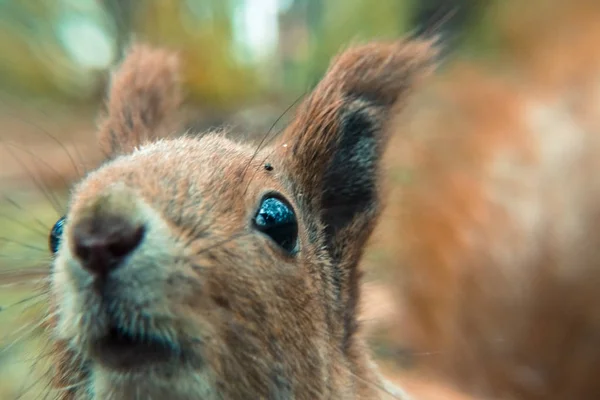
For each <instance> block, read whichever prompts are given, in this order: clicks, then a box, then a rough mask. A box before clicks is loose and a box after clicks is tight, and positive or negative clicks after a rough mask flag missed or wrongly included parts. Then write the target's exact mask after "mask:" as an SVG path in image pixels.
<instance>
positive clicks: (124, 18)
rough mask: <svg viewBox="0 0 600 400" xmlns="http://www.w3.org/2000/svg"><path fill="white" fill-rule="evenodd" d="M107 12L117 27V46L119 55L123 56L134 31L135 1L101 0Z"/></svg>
mask: <svg viewBox="0 0 600 400" xmlns="http://www.w3.org/2000/svg"><path fill="white" fill-rule="evenodd" d="M101 3H102V4H103V6H104V8H105V10H106V12H107V13H108V14H109V15H110V17H111V18H112V20H113V22H114V24H115V27H116V32H115V42H116V43H115V44H116V48H117V54H119V56H122V55H123V51H124V49H125V48H126V47H127V46H128V45H129V41H130V39H131V33H132V31H133V13H134V1H133V0H101Z"/></svg>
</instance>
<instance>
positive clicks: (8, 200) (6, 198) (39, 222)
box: [2, 195, 50, 232]
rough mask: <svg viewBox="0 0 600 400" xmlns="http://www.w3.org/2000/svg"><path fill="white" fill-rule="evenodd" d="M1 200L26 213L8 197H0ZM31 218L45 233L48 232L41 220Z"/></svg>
mask: <svg viewBox="0 0 600 400" xmlns="http://www.w3.org/2000/svg"><path fill="white" fill-rule="evenodd" d="M2 198H3V199H4V200H5V201H6V202H8V203H9V204H10V205H12V206H13V207H15V208H16V209H17V210H20V211H23V212H26V210H25V209H24V208H23V207H22V206H21V205H19V203H17V202H16V201H14V200H13V199H11V198H10V197H8V196H6V195H2ZM32 218H33V220H34V221H35V222H37V223H38V225H40V226H41V227H42V228H43V229H44V232H47V231H49V230H50V228H49V227H48V226H47V225H46V224H45V223H44V222H42V220H40V219H39V218H37V217H35V216H33V217H32Z"/></svg>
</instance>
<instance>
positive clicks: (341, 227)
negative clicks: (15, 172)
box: [51, 41, 433, 399]
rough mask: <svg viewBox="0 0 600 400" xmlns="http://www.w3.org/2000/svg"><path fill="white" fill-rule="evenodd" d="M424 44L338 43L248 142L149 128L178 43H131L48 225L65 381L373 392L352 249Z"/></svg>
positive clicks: (176, 98) (357, 251)
mask: <svg viewBox="0 0 600 400" xmlns="http://www.w3.org/2000/svg"><path fill="white" fill-rule="evenodd" d="M432 59H433V50H432V49H431V43H429V42H425V41H401V42H396V43H374V44H369V45H364V46H358V47H355V48H351V49H349V50H347V51H346V52H345V53H343V54H342V55H341V56H339V57H338V58H337V59H336V60H335V61H334V62H333V64H332V66H331V67H330V69H329V71H328V72H327V74H326V76H325V77H324V78H323V80H322V82H321V83H320V84H319V85H318V86H317V88H316V89H315V90H314V92H313V93H312V94H311V95H310V96H309V97H308V99H307V100H306V101H305V102H304V103H303V104H302V105H301V106H300V107H299V110H298V112H297V115H296V117H295V119H294V120H293V122H292V123H291V124H290V126H289V127H288V128H287V129H286V130H285V132H284V133H283V135H282V136H281V137H280V138H278V139H277V140H276V142H275V143H274V144H272V145H270V146H268V147H265V148H263V149H259V150H258V151H257V149H256V148H255V147H253V146H250V145H244V144H240V143H235V142H232V141H230V140H229V139H227V138H225V137H224V135H222V134H219V133H206V134H203V135H196V136H191V135H184V136H182V137H179V138H175V139H160V138H159V132H160V131H161V127H162V126H163V125H164V122H165V120H166V119H167V117H169V116H170V115H172V114H173V113H174V112H175V111H176V108H177V106H178V105H179V102H180V92H179V85H178V75H177V59H176V57H175V56H174V55H172V54H170V53H168V52H166V51H162V50H155V49H151V48H149V47H146V46H142V45H137V46H134V47H133V48H132V49H131V51H130V53H129V55H128V56H127V58H126V59H125V61H124V62H123V64H122V65H121V66H120V67H119V68H118V69H117V71H116V72H115V74H114V77H113V78H114V79H113V83H112V88H111V92H110V98H109V101H108V113H107V115H106V116H105V118H104V120H103V122H102V124H101V127H100V135H99V140H100V145H101V147H102V149H103V150H104V152H105V153H106V155H107V158H106V161H105V163H104V164H103V165H102V166H101V167H99V168H98V169H97V170H96V171H94V172H92V173H90V174H89V175H88V176H87V177H85V179H83V180H82V181H81V182H79V183H78V185H77V186H76V188H75V190H74V191H73V195H72V198H71V202H70V206H69V211H68V214H67V215H66V216H65V219H64V229H63V230H62V232H59V231H56V232H58V234H57V235H55V236H56V237H55V239H56V240H55V243H56V246H55V247H56V255H55V261H54V265H53V274H52V280H51V293H52V296H51V299H52V304H51V307H52V308H53V309H54V311H56V317H55V319H54V321H53V325H54V336H55V338H56V339H55V348H56V358H57V363H58V372H57V374H56V381H57V382H58V384H59V385H60V386H63V387H64V386H68V385H72V387H73V389H71V390H70V391H63V393H64V395H63V397H64V398H65V399H66V398H74V399H91V398H93V399H104V398H108V397H111V398H113V399H129V398H136V396H138V397H139V396H141V397H143V398H147V397H154V398H170V399H198V398H202V399H238V398H239V399H242V398H249V396H250V397H251V398H269V399H288V398H297V399H319V398H359V399H360V398H376V397H377V396H378V389H377V387H378V386H377V383H376V382H374V381H375V379H376V377H375V374H374V373H373V371H371V370H370V367H369V357H368V355H367V353H366V351H365V350H364V344H363V342H362V340H361V338H360V336H359V335H358V334H357V327H358V321H357V310H356V307H357V303H358V298H359V278H360V270H359V267H358V264H359V261H360V258H361V255H362V251H363V247H364V245H365V242H366V240H367V239H368V237H369V235H370V233H371V231H372V229H373V227H374V224H375V222H376V219H377V216H378V214H379V211H380V200H379V192H380V182H379V160H380V157H381V155H382V152H383V151H384V149H385V144H386V142H387V137H388V136H389V135H388V134H387V131H388V130H387V129H386V128H385V127H386V124H387V121H388V119H390V118H391V116H393V115H394V114H395V113H396V112H397V111H398V110H399V107H401V105H402V103H403V102H404V100H405V99H406V96H407V95H408V94H409V93H410V91H411V89H412V88H413V87H414V86H415V85H416V84H417V83H418V81H419V80H420V79H421V78H422V77H423V76H425V75H426V74H427V73H429V71H430V69H431V64H432V63H431V61H432ZM62 224H63V222H61V226H62ZM56 232H55V233H56Z"/></svg>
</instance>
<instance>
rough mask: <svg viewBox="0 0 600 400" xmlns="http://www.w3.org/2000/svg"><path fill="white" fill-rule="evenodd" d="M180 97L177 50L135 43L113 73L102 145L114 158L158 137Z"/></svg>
mask: <svg viewBox="0 0 600 400" xmlns="http://www.w3.org/2000/svg"><path fill="white" fill-rule="evenodd" d="M181 97H182V96H181V89H180V85H179V60H178V57H177V56H176V54H174V53H171V52H169V51H166V50H160V49H154V48H151V47H149V46H147V45H142V44H134V45H133V46H132V47H131V48H130V49H129V51H128V52H127V54H126V57H125V59H124V61H123V62H122V63H121V65H120V66H119V67H118V68H117V69H116V70H115V71H114V72H113V74H112V79H111V85H110V92H109V97H108V104H107V112H106V114H105V115H104V117H103V119H102V120H101V123H100V134H99V141H100V146H101V149H102V150H103V151H104V152H105V154H106V155H107V156H108V157H110V158H113V157H115V156H117V155H119V154H124V153H128V152H131V151H133V150H134V149H135V148H136V147H137V146H139V145H140V144H142V143H144V142H146V141H148V140H151V139H153V138H156V137H157V136H159V135H160V131H161V128H163V127H164V124H165V122H166V120H167V119H168V118H169V117H170V116H172V114H173V113H174V112H176V111H177V109H178V107H179V105H180V103H181Z"/></svg>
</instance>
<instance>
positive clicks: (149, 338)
mask: <svg viewBox="0 0 600 400" xmlns="http://www.w3.org/2000/svg"><path fill="white" fill-rule="evenodd" d="M91 355H92V358H93V359H94V360H95V361H97V362H99V363H100V364H102V365H103V366H105V367H107V368H110V369H117V370H135V369H140V368H147V367H148V366H153V365H157V364H165V363H168V362H172V361H175V360H177V359H179V358H181V356H182V353H181V351H180V348H179V346H178V345H177V344H176V343H173V342H171V341H169V340H167V339H165V338H162V337H158V336H153V335H151V334H148V335H139V334H132V333H129V332H128V331H126V330H123V329H120V328H118V327H113V328H111V329H110V330H109V332H108V333H107V334H106V335H105V336H104V337H102V338H100V339H99V340H97V341H96V342H95V343H94V344H93V345H92V354H91Z"/></svg>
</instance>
